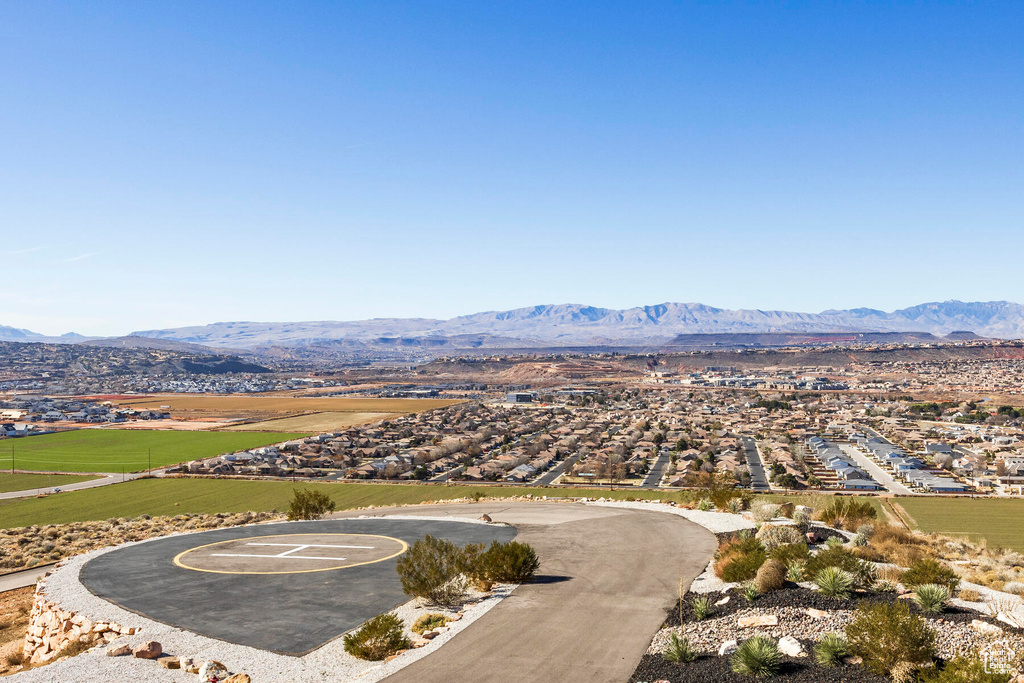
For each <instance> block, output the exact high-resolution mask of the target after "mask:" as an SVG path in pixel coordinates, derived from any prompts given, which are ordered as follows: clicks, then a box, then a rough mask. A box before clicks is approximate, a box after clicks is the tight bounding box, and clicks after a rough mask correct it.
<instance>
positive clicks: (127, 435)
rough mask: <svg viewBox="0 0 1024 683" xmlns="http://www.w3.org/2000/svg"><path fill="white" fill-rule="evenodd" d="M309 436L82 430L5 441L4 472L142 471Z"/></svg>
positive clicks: (0, 455) (0, 449) (0, 453)
mask: <svg viewBox="0 0 1024 683" xmlns="http://www.w3.org/2000/svg"><path fill="white" fill-rule="evenodd" d="M303 436H308V434H294V433H287V434H285V433H273V432H267V433H252V434H249V433H245V432H172V431H155V430H127V429H81V430H77V431H70V432H59V433H57V434H44V435H42V436H30V437H26V438H23V439H5V440H4V441H3V442H0V470H4V469H10V467H11V457H12V451H13V458H14V467H15V468H17V469H19V470H46V471H57V472H120V471H122V468H124V471H125V472H139V471H142V470H144V469H146V468H147V467H149V452H150V451H152V454H153V460H152V465H153V467H163V466H165V465H175V464H177V463H181V462H187V461H189V460H195V459H196V458H209V457H213V456H216V455H220V454H221V453H231V452H233V451H239V450H244V449H246V448H255V447H257V446H266V445H268V444H272V443H278V442H280V441H287V440H289V439H297V438H300V437H303Z"/></svg>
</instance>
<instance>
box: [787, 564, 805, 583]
mask: <svg viewBox="0 0 1024 683" xmlns="http://www.w3.org/2000/svg"><path fill="white" fill-rule="evenodd" d="M806 576H807V563H806V562H801V561H799V560H794V561H793V562H790V563H789V566H788V567H786V580H787V581H792V582H793V583H800V582H801V581H803V580H804V578H805V577H806Z"/></svg>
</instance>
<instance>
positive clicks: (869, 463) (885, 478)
mask: <svg viewBox="0 0 1024 683" xmlns="http://www.w3.org/2000/svg"><path fill="white" fill-rule="evenodd" d="M839 448H840V449H842V451H843V453H846V454H847V455H848V456H850V457H851V458H853V459H854V460H855V461H856V463H857V464H858V465H859V466H860V468H861V469H863V470H864V471H865V472H867V473H868V474H870V475H871V478H872V479H874V480H875V481H877V482H878V483H879V484H881V485H882V486H884V487H885V489H886V490H887V491H888V492H889V493H893V494H896V495H897V496H915V495H917V494H916V493H914V492H913V491H911V490H910V489H908V488H907V487H906V486H904V485H903V484H901V483H899V482H898V481H896V480H895V479H893V476H892V475H891V474H889V473H888V472H886V471H885V470H883V469H882V468H881V466H880V465H878V463H876V462H875V461H874V460H873V459H872V458H869V457H868V456H867V455H865V454H864V453H861V452H860V451H859V450H858V449H857V447H856V446H852V445H850V444H846V443H841V444H839Z"/></svg>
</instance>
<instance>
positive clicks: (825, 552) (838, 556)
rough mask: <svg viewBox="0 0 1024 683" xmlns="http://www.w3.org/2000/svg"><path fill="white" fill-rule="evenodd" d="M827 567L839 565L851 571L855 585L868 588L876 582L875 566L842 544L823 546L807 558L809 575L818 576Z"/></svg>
mask: <svg viewBox="0 0 1024 683" xmlns="http://www.w3.org/2000/svg"><path fill="white" fill-rule="evenodd" d="M825 567H839V568H840V569H842V570H844V571H847V572H849V573H850V574H851V575H852V576H853V578H854V583H855V585H856V586H858V587H860V588H867V587H869V586H871V584H873V583H874V582H875V575H876V574H875V566H874V565H873V564H871V563H870V562H865V561H864V560H861V559H860V558H858V557H857V556H856V555H855V554H854V553H852V552H851V551H850V550H848V549H847V548H845V547H843V546H840V545H837V546H832V547H831V548H828V547H826V548H823V549H822V550H820V551H818V554H816V555H814V556H812V557H811V558H810V559H809V560H807V574H808V576H817V575H818V572H820V571H821V570H822V569H824V568H825Z"/></svg>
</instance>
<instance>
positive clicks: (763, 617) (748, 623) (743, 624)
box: [736, 614, 779, 628]
mask: <svg viewBox="0 0 1024 683" xmlns="http://www.w3.org/2000/svg"><path fill="white" fill-rule="evenodd" d="M736 625H737V626H739V627H740V628H752V627H754V626H778V625H779V618H778V617H777V616H775V615H774V614H755V615H754V616H752V617H740V618H739V619H737V620H736Z"/></svg>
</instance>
